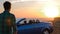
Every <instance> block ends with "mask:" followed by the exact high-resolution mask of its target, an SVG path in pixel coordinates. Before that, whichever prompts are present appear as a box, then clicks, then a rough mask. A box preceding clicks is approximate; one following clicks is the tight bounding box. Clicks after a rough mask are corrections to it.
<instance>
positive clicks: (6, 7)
mask: <svg viewBox="0 0 60 34" xmlns="http://www.w3.org/2000/svg"><path fill="white" fill-rule="evenodd" d="M3 6H4V9H5V10H8V9H10V8H11V3H10V2H9V1H6V2H4V4H3Z"/></svg>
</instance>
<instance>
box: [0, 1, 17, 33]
mask: <svg viewBox="0 0 60 34" xmlns="http://www.w3.org/2000/svg"><path fill="white" fill-rule="evenodd" d="M3 6H4V12H3V13H1V14H0V34H16V24H15V21H16V19H15V16H14V15H13V14H11V13H10V9H11V3H10V2H9V1H6V2H4V4H3Z"/></svg>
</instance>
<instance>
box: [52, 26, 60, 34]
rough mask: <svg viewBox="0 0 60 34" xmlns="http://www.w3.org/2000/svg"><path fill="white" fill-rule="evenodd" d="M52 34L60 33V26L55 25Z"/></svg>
mask: <svg viewBox="0 0 60 34" xmlns="http://www.w3.org/2000/svg"><path fill="white" fill-rule="evenodd" d="M52 34H60V27H54V31H53V32H52Z"/></svg>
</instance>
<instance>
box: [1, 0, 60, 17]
mask: <svg viewBox="0 0 60 34" xmlns="http://www.w3.org/2000/svg"><path fill="white" fill-rule="evenodd" d="M5 1H10V2H11V3H12V8H11V13H13V14H14V15H15V16H16V18H21V17H26V18H45V17H48V18H49V17H57V16H59V11H60V0H0V13H1V12H3V11H4V9H3V3H4V2H5Z"/></svg>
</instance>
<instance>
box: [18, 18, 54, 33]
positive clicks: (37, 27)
mask: <svg viewBox="0 0 60 34" xmlns="http://www.w3.org/2000/svg"><path fill="white" fill-rule="evenodd" d="M21 22H22V23H21ZM23 22H24V23H23ZM17 31H18V34H50V33H52V32H53V26H52V24H51V23H45V22H37V23H36V22H35V23H33V22H32V23H31V20H30V23H26V19H25V18H24V19H21V20H19V21H18V22H17Z"/></svg>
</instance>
